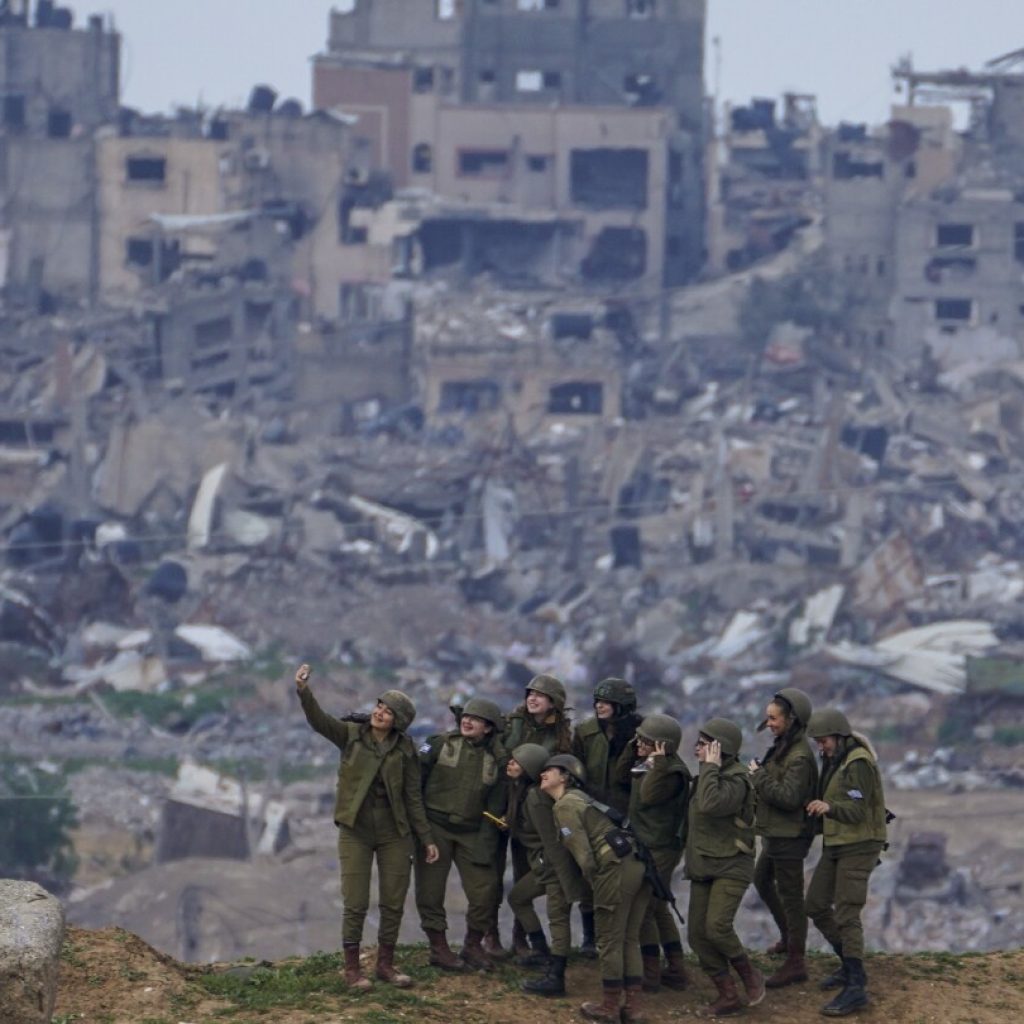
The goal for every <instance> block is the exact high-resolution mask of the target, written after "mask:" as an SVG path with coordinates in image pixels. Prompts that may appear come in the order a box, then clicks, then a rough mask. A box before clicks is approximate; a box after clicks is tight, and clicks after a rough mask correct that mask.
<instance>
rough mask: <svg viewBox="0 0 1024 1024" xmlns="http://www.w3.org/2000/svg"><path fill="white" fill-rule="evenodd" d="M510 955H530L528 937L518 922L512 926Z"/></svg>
mask: <svg viewBox="0 0 1024 1024" xmlns="http://www.w3.org/2000/svg"><path fill="white" fill-rule="evenodd" d="M512 955H513V956H529V955H530V937H529V935H527V934H526V929H525V928H524V927H523V926H522V925H521V924H520V923H519V922H518V921H516V922H515V923H514V924H513V925H512Z"/></svg>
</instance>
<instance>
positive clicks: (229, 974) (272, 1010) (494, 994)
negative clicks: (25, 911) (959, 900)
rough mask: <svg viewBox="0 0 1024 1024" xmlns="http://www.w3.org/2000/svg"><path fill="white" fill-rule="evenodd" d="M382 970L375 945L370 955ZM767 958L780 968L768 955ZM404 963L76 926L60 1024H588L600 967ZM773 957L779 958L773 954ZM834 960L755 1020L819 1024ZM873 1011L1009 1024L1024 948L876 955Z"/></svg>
mask: <svg viewBox="0 0 1024 1024" xmlns="http://www.w3.org/2000/svg"><path fill="white" fill-rule="evenodd" d="M364 957H365V959H366V962H367V965H368V966H372V951H367V952H366V953H365V954H364ZM760 960H761V965H762V966H763V967H764V966H770V961H769V958H768V957H761V958H760ZM399 961H400V963H401V965H402V967H403V968H404V969H405V970H407V971H408V972H409V973H410V974H412V975H413V977H414V978H415V980H416V987H415V988H413V989H411V990H407V991H398V990H395V989H393V988H390V987H388V986H386V985H381V984H379V983H378V984H377V985H376V986H375V988H374V991H373V992H370V993H367V994H365V995H359V996H351V995H349V994H348V993H347V992H346V990H345V986H344V983H343V982H342V981H341V977H340V959H339V957H338V956H337V955H336V954H325V953H321V954H316V955H314V956H312V957H309V958H307V959H305V960H290V961H284V962H281V963H275V964H271V963H259V964H257V963H245V964H235V965H218V966H215V967H212V968H208V967H196V966H193V965H187V964H181V963H178V962H176V961H174V960H172V959H170V958H169V957H166V956H164V955H163V954H161V953H158V952H156V951H155V950H154V949H152V948H151V947H150V946H147V945H146V943H144V942H143V941H142V940H141V939H139V938H137V937H136V936H134V935H132V934H131V933H129V932H126V931H122V930H120V929H115V928H111V929H105V930H103V931H83V930H81V929H76V928H72V929H70V930H69V933H68V937H67V941H66V944H65V948H64V954H63V964H62V969H61V985H60V995H59V998H58V1003H57V1011H56V1016H55V1018H54V1020H55V1021H56V1022H57V1024H71V1022H73V1021H74V1022H81V1024H213V1022H226V1024H252V1022H259V1024H340V1022H342V1021H355V1022H363V1024H391V1022H403V1021H408V1022H415V1024H428V1022H429V1024H448V1022H451V1021H459V1022H460V1024H553V1022H555V1021H558V1022H561V1021H571V1020H580V1019H581V1018H580V1017H579V1015H578V1014H577V1013H576V1008H577V1006H578V1005H579V1003H580V1002H582V1001H583V1000H584V999H590V998H594V997H596V995H597V993H598V987H599V982H598V974H597V970H596V967H595V965H594V964H593V962H588V961H575V962H572V963H570V967H569V974H568V986H569V991H570V996H569V997H567V998H565V999H553V1000H547V999H538V998H535V997H527V996H524V995H522V994H521V993H520V992H519V987H518V982H519V980H520V978H521V977H522V973H521V972H519V971H518V970H516V969H514V968H509V967H503V968H501V969H499V970H497V971H495V972H494V973H493V974H490V975H482V974H467V975H455V976H453V975H447V974H442V973H440V972H438V971H436V970H434V969H432V968H430V967H428V966H426V963H427V952H426V949H425V948H424V947H422V946H410V947H404V948H402V949H400V951H399ZM771 962H774V961H771ZM833 963H834V961H833V960H831V959H830V958H826V957H814V958H812V960H811V980H810V982H808V983H807V984H805V985H799V986H794V987H792V988H788V989H782V990H781V991H777V992H769V993H768V996H767V998H766V999H765V1001H764V1003H762V1004H761V1005H760V1006H759V1007H757V1008H755V1009H754V1010H751V1011H749V1012H748V1013H747V1014H746V1015H745V1016H746V1017H747V1018H748V1019H751V1020H753V1019H758V1020H774V1021H780V1022H781V1021H785V1022H787V1024H810V1022H812V1021H815V1022H817V1021H820V1020H822V1019H823V1018H822V1017H821V1016H820V1015H819V1013H818V1010H819V1008H820V1006H821V1005H822V1003H824V1002H825V1001H826V1000H827V998H828V996H827V995H824V994H823V993H820V992H819V991H818V989H817V981H818V980H819V979H820V978H821V977H823V976H824V975H825V974H827V973H828V972H829V971H830V970H831V969H832V965H833ZM867 970H868V974H869V977H870V982H871V984H870V988H871V992H872V996H873V1003H872V1006H871V1007H870V1008H869V1009H868V1010H866V1011H864V1012H863V1013H861V1014H859V1015H858V1017H857V1018H855V1019H858V1020H862V1021H885V1022H886V1024H933V1022H934V1024H1010V1022H1012V1021H1018V1020H1020V1019H1021V1018H1022V1016H1024V950H1013V951H1008V952H1001V953H985V954H966V955H953V954H948V953H920V954H915V955H883V954H879V955H877V956H871V957H870V958H869V959H868V962H867ZM711 996H712V988H711V985H710V984H709V982H708V981H707V980H706V979H705V978H703V977H701V976H698V974H697V972H696V971H694V980H693V982H692V984H691V987H690V989H689V990H688V991H686V992H684V993H676V992H661V993H659V994H658V995H656V996H648V997H646V1004H645V1005H646V1014H647V1016H648V1017H649V1018H650V1020H651V1021H652V1022H654V1021H658V1022H661V1021H676V1020H691V1019H693V1017H694V1011H695V1010H696V1009H697V1008H698V1007H699V1006H702V1005H704V1003H706V1002H707V1001H708V1000H709V999H710V998H711Z"/></svg>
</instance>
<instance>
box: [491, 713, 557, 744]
mask: <svg viewBox="0 0 1024 1024" xmlns="http://www.w3.org/2000/svg"><path fill="white" fill-rule="evenodd" d="M558 728H559V716H558V715H556V714H555V712H553V711H552V712H551V713H550V714H549V715H548V716H547V718H546V719H545V721H543V722H541V723H540V724H538V723H537V720H536V719H535V718H534V717H533V715H531V714H528V713H527V712H525V711H522V710H519V709H517V710H515V711H513V712H512V713H511V714H510V715H509V716H508V720H507V725H506V726H505V732H504V734H503V735H502V737H501V742H502V744H503V745H504V747H505V749H506V750H509V751H512V750H515V749H516V747H518V746H520V745H521V744H523V743H536V744H538V745H540V746H542V747H543V748H544V749H545V750H546V751H547V752H548V753H549V754H566V753H568V751H567V750H559V749H558Z"/></svg>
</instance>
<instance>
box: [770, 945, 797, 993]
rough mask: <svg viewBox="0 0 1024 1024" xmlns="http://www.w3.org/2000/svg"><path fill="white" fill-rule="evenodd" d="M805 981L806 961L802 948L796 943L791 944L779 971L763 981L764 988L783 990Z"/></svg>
mask: <svg viewBox="0 0 1024 1024" xmlns="http://www.w3.org/2000/svg"><path fill="white" fill-rule="evenodd" d="M806 980H807V961H806V960H805V959H804V951H803V948H802V947H801V946H800V945H799V944H798V943H795V942H794V943H791V944H790V947H789V950H788V951H787V954H786V959H785V961H784V962H783V964H782V965H781V966H780V967H779V969H778V970H777V971H776V972H775V973H774V974H772V975H770V976H769V977H767V978H765V979H764V987H765V988H785V987H786V985H795V984H797V982H800V981H806Z"/></svg>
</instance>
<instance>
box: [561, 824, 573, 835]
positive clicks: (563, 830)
mask: <svg viewBox="0 0 1024 1024" xmlns="http://www.w3.org/2000/svg"><path fill="white" fill-rule="evenodd" d="M558 831H559V832H561V833H562V835H563V836H566V837H568V836H571V835H572V829H571V828H569V826H568V825H563V826H562V827H561V828H560V829H559V830H558Z"/></svg>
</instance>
